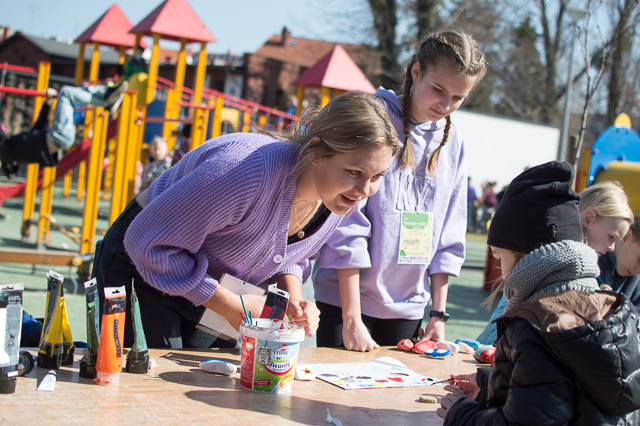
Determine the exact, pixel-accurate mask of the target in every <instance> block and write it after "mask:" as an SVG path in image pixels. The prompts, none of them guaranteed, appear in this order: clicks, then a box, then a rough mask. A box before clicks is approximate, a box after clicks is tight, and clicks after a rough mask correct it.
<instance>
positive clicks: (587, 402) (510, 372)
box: [444, 291, 640, 426]
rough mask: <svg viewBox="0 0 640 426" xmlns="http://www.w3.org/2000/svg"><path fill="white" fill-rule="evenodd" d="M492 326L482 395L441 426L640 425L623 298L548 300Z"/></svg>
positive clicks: (639, 342)
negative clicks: (494, 332) (493, 341)
mask: <svg viewBox="0 0 640 426" xmlns="http://www.w3.org/2000/svg"><path fill="white" fill-rule="evenodd" d="M497 324H498V341H497V349H496V352H495V355H494V360H495V362H494V365H493V367H492V369H491V373H490V375H486V374H478V376H477V379H478V384H479V385H480V387H481V388H482V390H483V391H482V392H481V393H480V394H479V395H478V398H477V399H476V401H473V400H470V399H467V398H462V399H460V400H459V401H457V402H456V403H455V404H454V405H453V406H452V407H451V408H450V409H449V412H448V413H447V416H446V418H445V422H444V424H445V425H514V424H517V425H546V424H549V425H579V426H583V425H626V424H629V425H631V424H640V423H638V421H639V420H640V412H638V411H635V410H638V409H640V318H639V317H638V315H637V314H636V313H635V311H634V310H633V309H632V307H631V305H630V304H629V302H628V301H627V300H626V297H625V296H623V295H619V294H617V293H613V292H596V293H583V292H576V291H566V292H561V293H548V294H544V295H542V296H539V297H536V298H534V299H531V300H528V301H526V302H524V303H521V304H519V305H517V306H515V307H514V308H513V309H512V310H510V311H508V312H507V313H506V314H505V315H503V316H501V317H500V318H498V319H497ZM483 377H484V379H483ZM634 411H635V412H634Z"/></svg>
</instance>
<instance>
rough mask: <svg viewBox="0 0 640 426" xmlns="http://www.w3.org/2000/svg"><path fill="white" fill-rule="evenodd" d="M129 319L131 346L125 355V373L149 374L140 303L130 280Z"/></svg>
mask: <svg viewBox="0 0 640 426" xmlns="http://www.w3.org/2000/svg"><path fill="white" fill-rule="evenodd" d="M131 281H132V282H131V319H132V320H133V346H132V347H131V350H130V351H129V353H128V354H127V365H126V367H125V371H126V372H127V373H135V374H147V373H148V372H149V352H148V351H147V339H145V337H144V328H143V327H142V317H141V316H140V302H139V301H138V295H137V294H136V289H135V287H134V285H133V280H131Z"/></svg>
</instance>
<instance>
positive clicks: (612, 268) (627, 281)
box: [598, 252, 640, 312]
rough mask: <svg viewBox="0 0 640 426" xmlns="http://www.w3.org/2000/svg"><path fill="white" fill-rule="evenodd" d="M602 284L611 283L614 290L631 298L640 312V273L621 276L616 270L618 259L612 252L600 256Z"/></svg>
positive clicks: (599, 279)
mask: <svg viewBox="0 0 640 426" xmlns="http://www.w3.org/2000/svg"><path fill="white" fill-rule="evenodd" d="M598 266H599V267H600V276H599V277H598V281H599V282H600V283H601V284H609V285H610V286H611V288H612V289H613V291H615V292H617V293H622V294H624V295H625V296H627V298H628V299H629V302H631V304H632V305H633V307H634V308H635V310H636V312H640V275H634V276H632V277H621V276H620V275H618V272H617V271H616V259H615V258H614V257H613V254H611V252H607V253H605V254H603V255H602V256H600V257H599V258H598Z"/></svg>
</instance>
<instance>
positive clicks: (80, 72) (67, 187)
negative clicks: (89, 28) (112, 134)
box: [62, 41, 87, 197]
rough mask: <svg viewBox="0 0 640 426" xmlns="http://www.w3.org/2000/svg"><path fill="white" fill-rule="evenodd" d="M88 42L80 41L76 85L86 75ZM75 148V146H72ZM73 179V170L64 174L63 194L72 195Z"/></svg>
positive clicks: (65, 195) (64, 195)
mask: <svg viewBox="0 0 640 426" xmlns="http://www.w3.org/2000/svg"><path fill="white" fill-rule="evenodd" d="M86 45H87V43H86V42H84V41H83V42H80V48H79V49H78V59H76V74H75V85H76V86H79V85H80V83H82V77H83V76H84V51H85V47H86ZM71 149H73V148H71ZM72 179H73V170H69V171H68V172H67V173H65V175H64V185H63V187H62V196H63V197H68V196H69V195H71V181H72Z"/></svg>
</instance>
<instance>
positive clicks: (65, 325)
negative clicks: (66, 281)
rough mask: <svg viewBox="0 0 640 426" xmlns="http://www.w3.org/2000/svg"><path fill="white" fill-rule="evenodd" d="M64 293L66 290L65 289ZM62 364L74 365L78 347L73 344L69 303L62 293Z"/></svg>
mask: <svg viewBox="0 0 640 426" xmlns="http://www.w3.org/2000/svg"><path fill="white" fill-rule="evenodd" d="M63 293H64V291H63ZM61 298H62V360H61V361H60V363H61V364H62V365H73V355H74V354H75V352H76V347H75V346H74V344H73V336H72V335H71V325H70V324H69V314H68V313H67V304H66V302H65V300H64V294H63V295H62V297H61Z"/></svg>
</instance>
